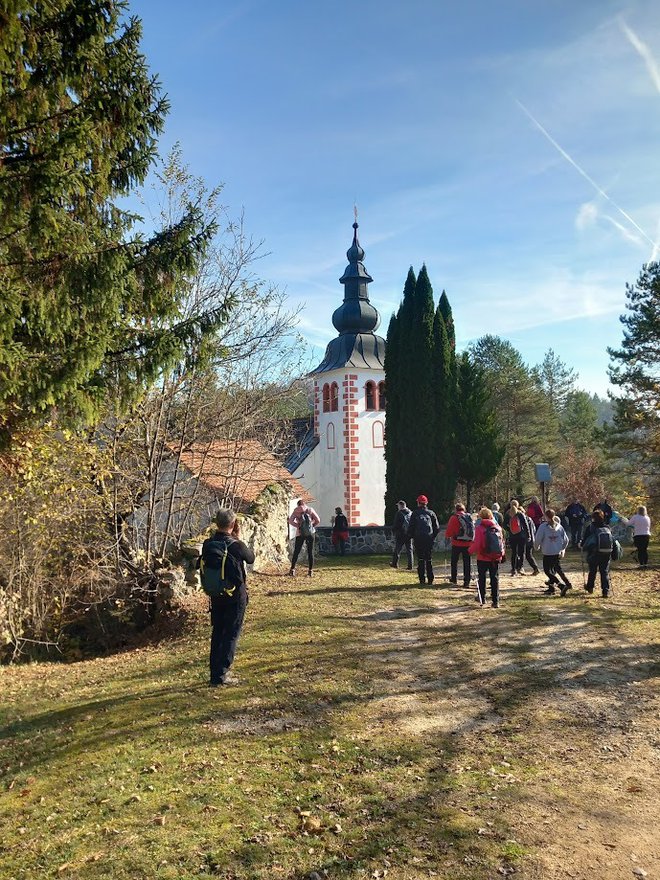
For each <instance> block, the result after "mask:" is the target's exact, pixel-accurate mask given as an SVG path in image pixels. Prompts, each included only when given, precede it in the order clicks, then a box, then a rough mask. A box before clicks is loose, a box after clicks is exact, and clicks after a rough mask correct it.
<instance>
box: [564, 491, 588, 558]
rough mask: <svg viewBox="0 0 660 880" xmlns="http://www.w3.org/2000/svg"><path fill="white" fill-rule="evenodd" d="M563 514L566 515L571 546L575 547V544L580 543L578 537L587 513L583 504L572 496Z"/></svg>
mask: <svg viewBox="0 0 660 880" xmlns="http://www.w3.org/2000/svg"><path fill="white" fill-rule="evenodd" d="M565 514H566V516H567V517H568V527H569V529H570V532H571V547H573V549H575V548H576V547H577V545H578V544H579V543H580V538H581V536H582V526H583V525H584V521H585V519H587V518H588V516H589V514H588V513H587V510H586V508H585V506H584V505H583V504H580V502H579V501H578V500H577V498H574V499H573V500H572V501H571V503H570V504H569V505H568V507H567V508H566V510H565Z"/></svg>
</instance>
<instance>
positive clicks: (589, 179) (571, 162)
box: [516, 98, 655, 246]
mask: <svg viewBox="0 0 660 880" xmlns="http://www.w3.org/2000/svg"><path fill="white" fill-rule="evenodd" d="M516 104H518V106H519V107H520V109H521V110H522V111H523V113H524V114H525V115H526V116H527V118H528V119H530V120H531V122H532V123H533V124H534V125H535V126H536V128H538V130H539V131H540V132H541V134H542V135H543V136H544V137H545V138H546V140H548V141H549V142H550V143H551V144H552V146H553V147H554V148H555V149H556V150H557V152H558V153H559V154H560V155H561V156H563V157H564V159H566V161H567V162H568V163H569V165H572V166H573V168H575V170H576V171H577V173H578V174H579V175H580V176H581V177H583V178H584V179H585V180H586V181H587V183H589V184H590V185H591V186H592V187H593V188H594V189H595V190H596V192H597V193H598V195H599V196H601V197H602V198H604V199H606V200H607V201H608V202H609V203H610V204H611V205H612V206H613V207H614V208H615V209H616V210H617V211H618V212H619V214H621V216H622V217H625V219H626V220H627V221H628V223H630V225H631V226H633V227H634V228H635V229H636V230H637V232H639V234H640V235H641V236H642V238H644V239H645V240H646V241H647V242H648V243H649V244H650V245H651V246H653V245H654V244H655V242H654V241H653V239H651V238H649V236H648V235H647V234H646V233H645V232H644V230H643V229H642V227H641V226H640V225H639V224H638V223H637V222H636V221H635V220H633V218H632V217H631V216H630V214H628V213H627V212H626V211H624V210H623V208H622V207H620V206H619V205H617V203H616V202H615V201H614V199H613V198H612V197H611V196H609V195H608V194H607V193H606V192H605V190H604V189H603V188H602V187H601V186H599V185H598V184H597V183H596V181H595V180H594V179H593V177H590V176H589V175H588V174H587V172H586V171H585V170H584V168H581V167H580V165H578V163H577V162H576V161H575V159H573V157H572V156H571V155H570V154H569V153H567V152H566V150H565V149H564V148H563V147H562V146H560V144H558V143H557V141H556V140H555V139H554V138H553V137H552V135H551V134H550V132H549V131H548V130H547V129H546V128H544V127H543V126H542V125H541V123H540V122H539V121H538V119H537V118H536V117H535V116H534V115H533V114H532V113H531V112H530V111H529V110H528V109H527V107H525V105H524V104H523V103H522V101H519V100H518V99H517V98H516Z"/></svg>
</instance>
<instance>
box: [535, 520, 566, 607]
mask: <svg viewBox="0 0 660 880" xmlns="http://www.w3.org/2000/svg"><path fill="white" fill-rule="evenodd" d="M534 546H535V547H536V549H537V550H540V551H541V553H542V554H543V571H544V572H545V576H546V577H547V581H546V584H547V585H548V589H547V590H544V591H543V592H544V593H545V594H546V595H547V596H552V595H554V592H555V587H558V586H559V578H561V579H562V582H563V586H562V587H561V589H560V594H561V595H562V596H565V595H566V593H567V592H568V591H569V590H572V589H573V584H572V583H571V582H570V581H569V579H568V578H567V577H566V575H565V574H564V571H563V569H562V567H561V562H560V559H561V557H562V556H563V555H564V551H565V550H566V548H567V547H568V535H567V534H566V531H565V529H564V527H563V526H562V524H561V521H560V519H559V517H558V516H556V515H555V512H554V510H552V508H548V509H547V510H546V512H545V520H544V521H543V522H542V523H541V525H540V526H539V527H538V529H537V531H536V538H535V539H534Z"/></svg>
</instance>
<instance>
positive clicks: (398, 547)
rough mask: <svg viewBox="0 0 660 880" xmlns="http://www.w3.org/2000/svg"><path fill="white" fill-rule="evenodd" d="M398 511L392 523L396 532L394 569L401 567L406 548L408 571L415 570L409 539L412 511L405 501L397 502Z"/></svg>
mask: <svg viewBox="0 0 660 880" xmlns="http://www.w3.org/2000/svg"><path fill="white" fill-rule="evenodd" d="M396 507H397V511H396V514H395V515H394V522H393V523H392V531H393V532H394V552H393V553H392V561H391V562H390V566H391V567H392V568H398V567H399V558H400V556H401V551H402V550H403V548H404V546H405V548H406V558H407V559H408V571H412V570H413V561H414V560H413V549H412V539H411V538H409V537H408V526H409V525H410V517H411V515H412V511H411V510H410V508H409V507H408V505H407V504H406V502H405V501H397V505H396Z"/></svg>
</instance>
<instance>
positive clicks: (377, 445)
mask: <svg viewBox="0 0 660 880" xmlns="http://www.w3.org/2000/svg"><path fill="white" fill-rule="evenodd" d="M384 379H385V373H384V372H381V371H376V370H359V371H357V381H356V385H357V392H358V394H357V400H358V408H357V451H358V455H357V462H356V472H357V473H358V474H359V477H358V482H359V486H360V520H359V522H357V523H355V525H362V526H368V525H379V526H380V525H383V523H384V517H385V441H384V436H385V412H384V411H383V410H367V407H366V395H365V386H366V383H367V382H374V383H375V384H376V386H377V385H378V383H379V382H382V381H384ZM352 524H353V523H351V525H352Z"/></svg>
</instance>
